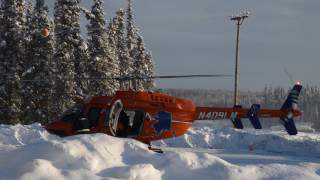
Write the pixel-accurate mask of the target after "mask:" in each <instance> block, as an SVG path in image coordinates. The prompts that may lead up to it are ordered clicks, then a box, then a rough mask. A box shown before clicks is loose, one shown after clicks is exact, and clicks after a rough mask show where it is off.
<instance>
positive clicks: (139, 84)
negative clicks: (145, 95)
mask: <svg viewBox="0 0 320 180" xmlns="http://www.w3.org/2000/svg"><path fill="white" fill-rule="evenodd" d="M126 42H127V48H128V52H129V56H130V60H131V61H133V67H132V68H133V77H138V79H136V80H133V83H134V84H133V86H134V88H135V89H136V90H146V89H151V88H152V87H153V86H154V80H153V79H145V77H150V76H153V75H154V73H153V63H152V57H151V54H150V53H149V52H148V51H147V50H146V48H145V45H144V43H143V39H142V37H141V36H140V35H139V34H138V28H137V27H136V26H135V23H134V18H133V10H132V0H128V9H127V36H126ZM139 77H143V78H142V79H139Z"/></svg>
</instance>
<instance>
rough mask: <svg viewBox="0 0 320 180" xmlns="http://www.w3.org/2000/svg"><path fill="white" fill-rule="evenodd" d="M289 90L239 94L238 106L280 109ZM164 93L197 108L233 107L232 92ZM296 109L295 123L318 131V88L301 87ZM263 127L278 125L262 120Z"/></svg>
mask: <svg viewBox="0 0 320 180" xmlns="http://www.w3.org/2000/svg"><path fill="white" fill-rule="evenodd" d="M289 90H290V89H286V88H283V87H272V86H265V88H264V89H263V90H261V91H260V92H240V98H239V99H240V104H241V105H242V106H243V107H250V106H251V105H252V104H261V107H262V108H274V109H280V108H281V106H282V104H283V103H284V101H285V99H286V98H287V96H288V93H289ZM164 92H166V93H169V94H171V95H174V96H179V97H182V98H188V99H192V100H193V101H194V102H195V104H196V105H198V106H220V107H232V106H233V92H232V91H226V90H188V89H165V90H164ZM298 107H299V108H300V109H301V110H302V111H303V115H302V116H301V117H300V118H298V119H297V122H310V123H312V124H313V128H315V129H320V88H319V87H318V86H311V85H306V86H304V87H303V89H302V91H301V94H300V97H299V101H298ZM262 123H263V125H266V126H272V125H279V122H278V121H277V120H274V121H272V120H271V121H270V119H268V120H262Z"/></svg>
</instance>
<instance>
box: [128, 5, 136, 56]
mask: <svg viewBox="0 0 320 180" xmlns="http://www.w3.org/2000/svg"><path fill="white" fill-rule="evenodd" d="M126 29H127V37H126V41H127V48H128V51H129V55H130V58H132V59H133V58H134V56H136V53H137V52H136V46H137V28H136V26H135V25H134V20H133V11H132V0H128V8H127V26H126Z"/></svg>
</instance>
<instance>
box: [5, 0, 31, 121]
mask: <svg viewBox="0 0 320 180" xmlns="http://www.w3.org/2000/svg"><path fill="white" fill-rule="evenodd" d="M23 5H24V1H23V0H10V1H2V4H1V7H2V8H1V9H2V11H3V12H2V16H3V17H2V22H1V31H2V32H1V34H0V36H1V38H0V39H1V43H0V63H1V64H0V77H1V82H0V122H1V123H6V124H13V123H18V122H19V114H20V107H21V99H20V88H21V84H20V74H21V72H22V67H21V65H22V64H23V63H22V59H23V56H24V47H23V30H24V22H25V21H24V18H25V16H24V8H23Z"/></svg>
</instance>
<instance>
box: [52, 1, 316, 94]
mask: <svg viewBox="0 0 320 180" xmlns="http://www.w3.org/2000/svg"><path fill="white" fill-rule="evenodd" d="M50 3H52V1H51V2H50ZM133 3H134V15H135V21H136V25H137V26H138V27H139V29H140V33H141V34H142V35H143V37H144V41H145V43H146V46H147V48H148V49H149V50H150V51H151V52H152V55H153V59H154V63H155V67H156V68H155V69H156V74H157V75H179V74H230V75H233V74H234V64H235V38H236V37H235V36H236V26H235V23H234V22H232V21H230V17H229V16H231V15H237V14H238V13H239V12H240V11H241V10H244V9H246V10H248V11H250V12H251V15H250V16H249V18H248V19H246V20H245V22H244V23H243V25H242V26H241V30H240V31H241V32H240V90H242V91H251V90H252V91H255V90H262V89H263V87H264V86H265V85H272V86H282V87H290V86H291V85H292V84H293V83H294V82H296V81H301V82H302V84H311V85H318V86H319V85H320V78H319V76H320V73H319V72H318V71H319V70H318V69H319V68H320V61H319V55H318V54H319V52H320V46H319V42H320V35H319V32H320V24H319V23H318V22H319V19H318V18H319V15H320V11H319V10H318V9H319V7H320V1H319V0H268V1H266V0H241V1H239V0H197V1H195V0H160V1H159V0H133ZM91 4H92V1H89V0H82V5H83V6H85V7H88V8H89V7H90V6H91ZM105 6H106V7H105V9H106V13H107V18H108V19H109V18H111V17H112V16H114V14H115V11H116V10H118V9H119V8H124V9H126V0H105ZM51 7H52V5H51ZM84 23H85V22H83V24H84ZM83 27H84V26H83ZM289 74H290V75H289ZM290 76H291V77H292V78H290ZM290 79H292V81H291V80H290ZM233 84H234V79H233V78H232V77H228V78H204V79H173V80H158V81H157V87H158V88H188V89H194V88H200V89H228V90H232V89H233Z"/></svg>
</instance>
